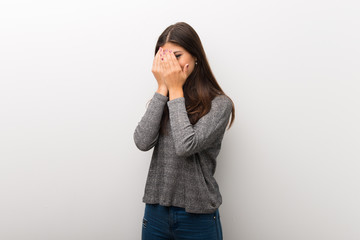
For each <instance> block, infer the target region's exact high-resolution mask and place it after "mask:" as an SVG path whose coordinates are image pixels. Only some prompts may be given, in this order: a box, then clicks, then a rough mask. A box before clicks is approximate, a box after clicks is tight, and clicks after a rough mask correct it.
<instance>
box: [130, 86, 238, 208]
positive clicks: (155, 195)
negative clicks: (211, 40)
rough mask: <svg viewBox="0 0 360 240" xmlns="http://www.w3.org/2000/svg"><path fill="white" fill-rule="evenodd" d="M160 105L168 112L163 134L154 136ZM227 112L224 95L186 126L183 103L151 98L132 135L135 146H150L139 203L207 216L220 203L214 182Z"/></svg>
mask: <svg viewBox="0 0 360 240" xmlns="http://www.w3.org/2000/svg"><path fill="white" fill-rule="evenodd" d="M165 104H167V105H168V108H169V122H168V126H167V131H168V134H166V135H163V134H160V133H159V129H160V121H161V117H162V114H163V110H164V106H165ZM231 110H232V102H231V100H230V99H229V98H228V97H227V96H224V95H222V96H217V97H215V98H214V99H213V100H212V104H211V110H210V112H208V113H207V114H206V115H205V116H203V117H202V118H200V119H199V121H198V122H197V123H196V124H194V125H192V124H191V123H190V121H189V118H188V115H187V112H186V108H185V99H184V98H183V97H182V98H176V99H173V100H171V101H168V97H166V96H163V95H161V94H159V93H155V94H154V96H153V98H152V99H151V101H150V103H149V105H148V107H147V110H146V112H145V115H144V116H143V117H142V119H141V121H140V122H139V123H138V126H137V127H136V129H135V132H134V141H135V144H136V146H137V147H138V148H139V149H140V150H142V151H148V150H150V149H151V148H152V147H154V146H155V148H154V151H153V155H152V159H151V163H150V169H149V172H148V177H147V181H146V186H145V193H144V197H143V202H144V203H150V204H160V205H163V206H176V207H182V208H185V210H186V211H187V212H189V213H212V212H214V211H215V210H216V209H217V208H218V207H219V206H220V204H221V202H222V198H221V194H220V191H219V187H218V184H217V182H216V180H215V178H214V173H215V168H216V157H217V156H218V154H219V152H220V148H221V141H222V139H223V136H224V133H225V129H226V126H227V124H228V122H229V117H230V114H231Z"/></svg>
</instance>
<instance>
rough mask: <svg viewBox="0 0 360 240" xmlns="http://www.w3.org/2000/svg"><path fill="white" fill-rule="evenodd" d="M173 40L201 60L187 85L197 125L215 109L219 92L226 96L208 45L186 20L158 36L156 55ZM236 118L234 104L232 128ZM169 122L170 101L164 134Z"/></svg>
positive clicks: (192, 118) (188, 105)
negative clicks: (204, 43)
mask: <svg viewBox="0 0 360 240" xmlns="http://www.w3.org/2000/svg"><path fill="white" fill-rule="evenodd" d="M167 42H170V43H174V44H177V45H179V46H181V47H182V48H184V49H185V50H186V51H188V52H189V53H190V54H191V55H192V56H193V57H194V58H196V59H197V64H196V65H195V68H194V70H193V71H192V73H191V74H190V75H189V76H188V78H187V79H186V82H185V84H184V86H183V90H184V98H185V106H186V111H187V113H188V116H189V120H190V122H191V124H195V123H196V122H197V121H198V120H199V119H200V118H201V117H202V116H204V115H205V114H207V113H208V112H209V111H210V108H211V101H212V100H213V99H214V98H215V97H216V96H218V95H225V93H224V91H223V90H222V89H221V87H220V85H219V84H218V82H217V81H216V79H215V77H214V74H213V73H212V71H211V68H210V66H209V63H208V60H207V58H206V54H205V51H204V48H203V46H202V44H201V41H200V38H199V36H198V34H197V33H196V32H195V30H194V29H193V28H192V27H191V26H190V25H189V24H187V23H185V22H178V23H176V24H173V25H170V26H169V27H167V28H166V29H165V30H164V31H163V33H161V35H160V36H159V38H158V41H157V43H156V47H155V55H156V53H157V51H158V50H159V48H160V47H162V46H163V45H164V44H165V43H167ZM234 119H235V108H234V103H233V106H232V113H231V121H230V125H229V128H230V127H231V125H232V123H233V122H234ZM168 121H169V109H168V107H167V104H166V105H165V108H164V113H163V116H162V119H161V133H165V132H166V124H167V122H168Z"/></svg>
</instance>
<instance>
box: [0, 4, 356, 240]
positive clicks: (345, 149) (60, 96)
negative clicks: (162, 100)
mask: <svg viewBox="0 0 360 240" xmlns="http://www.w3.org/2000/svg"><path fill="white" fill-rule="evenodd" d="M359 5H360V4H359V3H358V1H355V0H354V1H346V0H345V1H343V0H342V1H340V0H339V1H333V0H327V1H325V0H323V1H320V0H305V1H304V0H301V1H300V0H295V1H294V0H291V1H289V0H275V1H267V0H251V1H225V0H222V1H209V0H208V1H170V0H167V1H145V0H144V1H131V2H130V1H126V2H125V1H124V2H122V1H115V0H114V1H110V0H102V1H81V0H75V1H74V0H65V1H45V0H44V1H40V0H35V1H25V0H24V1H20V0H12V1H10V0H8V1H1V3H0V239H2V240H65V239H66V240H92V239H94V240H99V239H101V240H115V239H124V240H125V239H126V240H136V239H140V235H141V221H142V216H143V212H144V204H143V203H142V202H141V200H142V195H143V190H144V186H145V179H146V175H147V171H148V167H149V162H150V157H151V152H152V151H149V152H146V153H144V152H141V151H139V150H137V149H136V147H135V144H134V142H133V132H134V129H135V127H136V125H137V123H138V121H140V118H141V117H142V115H143V113H144V112H145V109H146V103H147V102H148V101H149V100H150V99H151V97H152V95H153V93H154V91H155V90H156V81H155V79H154V78H153V76H152V74H151V65H152V59H153V54H154V48H155V43H156V40H157V37H158V36H159V35H160V33H161V32H162V31H163V30H164V29H165V28H166V27H167V26H169V25H170V24H173V23H176V22H178V21H185V22H187V23H189V24H190V25H192V26H193V27H194V28H195V30H196V31H197V32H198V34H199V35H200V38H201V40H202V42H203V45H204V48H205V51H206V53H207V55H208V58H209V62H210V65H211V67H212V69H213V71H214V74H215V76H216V78H217V79H218V82H219V83H220V85H221V86H222V87H223V89H224V91H225V92H226V93H227V94H228V95H229V96H230V97H231V98H232V99H233V101H234V103H235V106H236V121H235V123H234V125H233V127H232V128H231V129H230V130H229V131H228V132H227V133H226V135H225V138H224V141H223V147H222V151H221V153H220V155H219V158H218V168H217V172H216V178H217V180H218V182H219V185H220V189H221V193H222V195H223V205H222V206H221V207H220V214H221V218H222V224H223V232H224V239H226V240H237V239H242V240H323V239H326V240H344V239H346V240H358V239H360V228H359V226H360V205H359V203H360V163H359V160H360V153H359V147H360V144H359V143H360V137H359V136H360V127H359V122H360V113H359V108H360V90H359V86H360V84H359V80H360V69H359V66H360V57H359V56H360V47H359V43H360V32H359V27H360V17H359V16H360V15H359V7H360V6H359Z"/></svg>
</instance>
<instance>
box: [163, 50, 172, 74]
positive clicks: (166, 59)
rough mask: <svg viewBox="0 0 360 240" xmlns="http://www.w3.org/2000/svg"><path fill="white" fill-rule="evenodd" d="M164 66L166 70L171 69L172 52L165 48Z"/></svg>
mask: <svg viewBox="0 0 360 240" xmlns="http://www.w3.org/2000/svg"><path fill="white" fill-rule="evenodd" d="M163 63H164V65H163V66H164V67H165V69H166V70H170V69H171V68H170V54H169V51H168V50H165V55H164V62H163Z"/></svg>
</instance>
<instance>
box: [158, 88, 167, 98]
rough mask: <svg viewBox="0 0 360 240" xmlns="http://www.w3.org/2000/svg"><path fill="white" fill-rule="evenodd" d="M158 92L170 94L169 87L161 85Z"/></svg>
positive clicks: (165, 94)
mask: <svg viewBox="0 0 360 240" xmlns="http://www.w3.org/2000/svg"><path fill="white" fill-rule="evenodd" d="M156 92H157V93H160V94H161V95H164V96H167V95H168V89H167V87H166V86H159V87H158V89H157V90H156Z"/></svg>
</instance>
